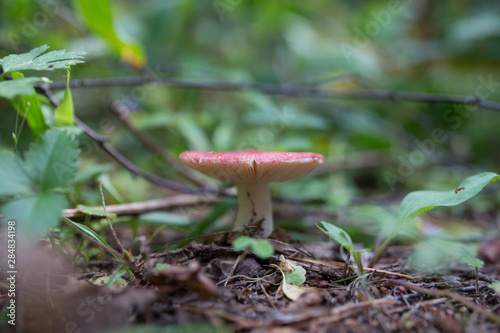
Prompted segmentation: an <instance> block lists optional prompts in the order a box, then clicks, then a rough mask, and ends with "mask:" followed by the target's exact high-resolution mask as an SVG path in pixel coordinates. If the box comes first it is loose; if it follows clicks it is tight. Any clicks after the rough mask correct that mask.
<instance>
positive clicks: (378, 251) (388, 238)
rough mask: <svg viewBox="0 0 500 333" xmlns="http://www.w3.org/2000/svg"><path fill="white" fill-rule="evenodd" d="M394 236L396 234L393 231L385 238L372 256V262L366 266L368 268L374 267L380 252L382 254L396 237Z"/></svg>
mask: <svg viewBox="0 0 500 333" xmlns="http://www.w3.org/2000/svg"><path fill="white" fill-rule="evenodd" d="M396 234H397V232H395V231H393V232H391V233H390V234H389V236H387V238H386V239H385V241H384V242H383V243H382V245H380V246H379V248H378V249H377V251H376V252H375V254H374V255H373V258H372V260H371V261H370V263H369V264H368V266H369V267H373V265H375V263H376V262H377V260H378V258H379V257H380V255H381V254H382V252H384V250H385V249H386V248H387V247H388V246H389V244H390V243H391V241H392V239H393V238H394V237H395V236H396Z"/></svg>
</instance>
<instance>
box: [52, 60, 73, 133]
mask: <svg viewBox="0 0 500 333" xmlns="http://www.w3.org/2000/svg"><path fill="white" fill-rule="evenodd" d="M70 74H71V71H70V69H69V68H68V69H67V70H66V91H65V92H64V97H63V99H62V101H61V103H59V106H58V107H57V108H56V110H55V114H56V126H70V125H73V124H74V120H73V118H74V116H75V110H74V107H73V97H71V91H70V90H69V77H70Z"/></svg>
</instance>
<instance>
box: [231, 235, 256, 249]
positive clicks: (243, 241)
mask: <svg viewBox="0 0 500 333" xmlns="http://www.w3.org/2000/svg"><path fill="white" fill-rule="evenodd" d="M251 243H252V238H250V237H247V236H240V237H238V238H236V239H235V240H234V241H233V249H234V250H235V251H243V250H245V249H246V248H247V247H249V246H250V244H251Z"/></svg>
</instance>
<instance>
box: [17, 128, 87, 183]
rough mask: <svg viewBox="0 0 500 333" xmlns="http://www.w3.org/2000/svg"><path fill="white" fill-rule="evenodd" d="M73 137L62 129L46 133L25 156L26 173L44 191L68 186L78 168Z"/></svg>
mask: <svg viewBox="0 0 500 333" xmlns="http://www.w3.org/2000/svg"><path fill="white" fill-rule="evenodd" d="M77 157H78V148H77V143H76V140H74V138H73V136H72V135H70V134H69V133H67V132H66V131H64V130H62V129H55V130H51V131H47V132H45V133H44V134H43V135H41V136H40V138H39V141H38V142H37V143H35V144H32V145H31V147H30V150H29V151H28V152H27V153H26V154H25V166H26V171H27V172H28V174H29V175H30V177H31V179H32V180H33V182H34V183H36V184H37V185H38V186H39V187H40V189H42V190H50V189H53V188H57V187H61V186H64V185H66V184H67V183H68V182H69V181H70V180H72V179H73V176H74V173H75V171H76V169H77V167H78V164H77V163H76V162H75V161H76V158H77Z"/></svg>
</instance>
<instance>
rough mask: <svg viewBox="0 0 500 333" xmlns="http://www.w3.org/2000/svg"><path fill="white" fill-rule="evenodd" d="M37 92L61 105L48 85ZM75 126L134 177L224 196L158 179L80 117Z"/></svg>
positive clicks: (174, 187) (194, 192)
mask: <svg viewBox="0 0 500 333" xmlns="http://www.w3.org/2000/svg"><path fill="white" fill-rule="evenodd" d="M37 90H38V91H39V92H41V93H42V94H44V95H45V96H47V98H48V99H49V100H50V102H51V103H52V104H53V105H54V106H58V105H59V101H58V100H57V99H55V98H54V96H53V95H52V92H51V90H50V87H49V86H47V85H43V86H39V87H37ZM74 121H75V124H76V125H77V126H78V127H80V128H81V129H82V130H83V131H84V132H85V134H87V135H88V136H89V137H90V138H91V139H92V140H93V141H95V142H96V143H97V144H98V145H99V146H100V147H101V148H102V149H103V150H104V151H105V152H107V153H108V154H109V155H111V157H113V158H114V159H115V160H116V161H118V162H119V163H120V164H121V165H123V166H124V167H125V168H127V169H128V170H129V171H130V172H132V174H133V175H134V176H140V177H142V178H144V179H146V180H148V181H150V182H152V183H154V184H157V185H160V186H162V187H165V188H168V189H171V190H173V191H177V192H183V193H192V194H201V193H207V194H208V193H211V194H223V191H220V190H214V189H209V188H196V187H190V186H186V185H183V184H180V183H177V182H174V181H172V180H169V179H165V178H161V177H158V176H156V175H154V174H151V173H149V172H146V171H144V170H142V169H140V168H138V167H137V166H136V165H135V164H134V163H132V162H131V161H129V160H128V159H127V158H126V157H125V156H123V155H122V154H120V153H119V152H118V151H117V150H116V149H114V148H113V147H112V146H111V145H109V144H108V143H107V142H106V141H108V138H107V137H104V136H102V135H99V134H97V133H96V132H94V131H93V130H92V129H91V128H90V127H88V126H87V125H85V123H83V122H82V121H81V120H80V119H79V118H78V117H76V116H75V118H74Z"/></svg>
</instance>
